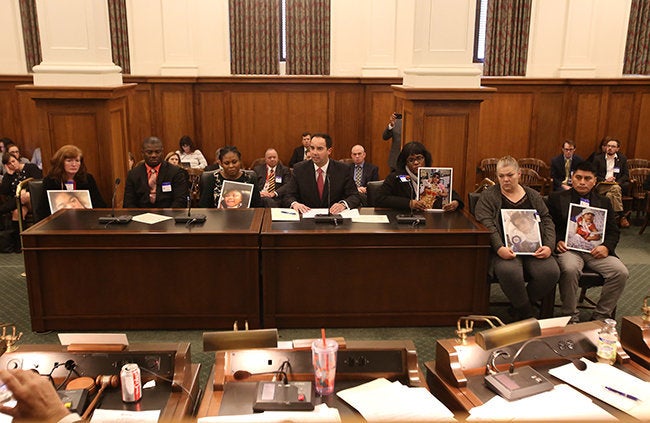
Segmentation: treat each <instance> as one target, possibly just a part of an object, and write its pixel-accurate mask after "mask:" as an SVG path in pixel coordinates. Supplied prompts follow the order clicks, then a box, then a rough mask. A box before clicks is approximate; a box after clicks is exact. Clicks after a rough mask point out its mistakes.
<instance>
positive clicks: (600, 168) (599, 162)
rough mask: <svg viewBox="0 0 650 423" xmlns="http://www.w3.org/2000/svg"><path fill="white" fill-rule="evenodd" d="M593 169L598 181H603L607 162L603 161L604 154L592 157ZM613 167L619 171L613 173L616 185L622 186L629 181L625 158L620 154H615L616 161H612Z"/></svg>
mask: <svg viewBox="0 0 650 423" xmlns="http://www.w3.org/2000/svg"><path fill="white" fill-rule="evenodd" d="M593 163H594V167H595V168H596V176H597V177H598V180H599V181H602V180H604V179H605V175H606V174H607V161H606V160H605V153H601V154H597V155H596V156H594V161H593ZM614 167H617V168H619V169H620V172H618V173H615V174H614V177H615V178H616V183H617V184H619V185H623V184H625V183H626V182H628V180H629V179H630V172H629V171H628V169H627V157H625V156H624V155H623V154H621V153H617V154H616V159H615V160H614Z"/></svg>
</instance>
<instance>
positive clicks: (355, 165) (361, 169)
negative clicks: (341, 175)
mask: <svg viewBox="0 0 650 423" xmlns="http://www.w3.org/2000/svg"><path fill="white" fill-rule="evenodd" d="M350 156H351V157H352V164H350V176H351V177H352V180H353V181H354V184H355V185H356V186H357V190H358V191H359V196H360V197H361V205H363V206H367V205H368V197H366V187H367V186H368V182H370V181H378V180H379V168H378V167H377V166H375V165H374V164H372V163H368V162H366V161H365V160H366V150H365V149H364V148H363V146H362V145H359V144H357V145H355V146H354V147H352V152H351V153H350Z"/></svg>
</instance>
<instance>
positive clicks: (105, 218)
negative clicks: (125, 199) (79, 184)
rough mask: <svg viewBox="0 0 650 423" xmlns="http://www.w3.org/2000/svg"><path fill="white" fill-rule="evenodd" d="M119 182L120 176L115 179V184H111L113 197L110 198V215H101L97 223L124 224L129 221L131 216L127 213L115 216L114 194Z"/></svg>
mask: <svg viewBox="0 0 650 423" xmlns="http://www.w3.org/2000/svg"><path fill="white" fill-rule="evenodd" d="M119 184H120V178H116V179H115V184H114V185H113V197H112V198H111V207H112V208H111V215H110V216H101V217H100V218H99V219H98V221H99V223H102V224H105V225H107V226H108V225H110V224H111V223H119V224H126V223H129V222H130V221H131V219H132V218H133V216H131V215H129V214H123V215H120V216H117V217H115V194H116V193H117V186H118V185H119Z"/></svg>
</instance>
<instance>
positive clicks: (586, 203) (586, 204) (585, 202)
mask: <svg viewBox="0 0 650 423" xmlns="http://www.w3.org/2000/svg"><path fill="white" fill-rule="evenodd" d="M580 205H581V206H583V207H589V199H588V198H581V199H580Z"/></svg>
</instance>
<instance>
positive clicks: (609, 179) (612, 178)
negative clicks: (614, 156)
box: [605, 176, 616, 182]
mask: <svg viewBox="0 0 650 423" xmlns="http://www.w3.org/2000/svg"><path fill="white" fill-rule="evenodd" d="M605 181H607V182H615V181H616V178H615V177H613V176H610V177H609V178H605Z"/></svg>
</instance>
